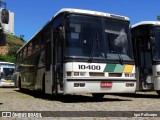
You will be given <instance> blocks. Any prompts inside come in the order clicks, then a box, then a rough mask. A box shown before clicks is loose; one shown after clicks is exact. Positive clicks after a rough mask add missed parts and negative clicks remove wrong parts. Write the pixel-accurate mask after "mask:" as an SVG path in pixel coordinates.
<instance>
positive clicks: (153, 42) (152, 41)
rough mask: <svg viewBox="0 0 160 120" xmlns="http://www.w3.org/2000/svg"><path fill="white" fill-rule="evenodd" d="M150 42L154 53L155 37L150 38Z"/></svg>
mask: <svg viewBox="0 0 160 120" xmlns="http://www.w3.org/2000/svg"><path fill="white" fill-rule="evenodd" d="M150 41H151V46H152V50H153V51H155V49H156V40H155V37H151V38H150Z"/></svg>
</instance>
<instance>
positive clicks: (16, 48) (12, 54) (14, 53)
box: [8, 46, 20, 56]
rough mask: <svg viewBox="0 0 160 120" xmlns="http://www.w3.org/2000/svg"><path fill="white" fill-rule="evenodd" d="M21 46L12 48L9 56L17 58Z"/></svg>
mask: <svg viewBox="0 0 160 120" xmlns="http://www.w3.org/2000/svg"><path fill="white" fill-rule="evenodd" d="M19 48H20V47H19V46H11V47H10V48H9V51H8V55H9V56H15V55H16V52H17V51H18V50H19Z"/></svg>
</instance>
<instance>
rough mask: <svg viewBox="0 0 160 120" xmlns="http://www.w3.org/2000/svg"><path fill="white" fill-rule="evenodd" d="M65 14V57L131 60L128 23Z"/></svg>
mask: <svg viewBox="0 0 160 120" xmlns="http://www.w3.org/2000/svg"><path fill="white" fill-rule="evenodd" d="M67 17H68V18H67V29H66V53H65V55H66V56H69V57H81V58H82V57H83V58H85V57H86V58H90V57H91V56H92V57H93V59H109V60H119V59H120V58H121V59H123V60H126V61H130V60H132V59H133V55H132V49H131V41H130V36H129V22H125V21H122V20H115V19H110V18H102V17H94V16H85V15H75V14H70V15H68V16H67Z"/></svg>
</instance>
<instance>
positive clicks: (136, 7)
mask: <svg viewBox="0 0 160 120" xmlns="http://www.w3.org/2000/svg"><path fill="white" fill-rule="evenodd" d="M1 1H3V2H6V3H7V9H8V10H10V11H12V12H14V15H15V27H14V33H15V35H16V36H18V37H19V36H20V35H24V39H25V40H26V41H29V40H30V38H31V37H32V36H33V35H35V33H37V32H38V31H39V30H40V29H41V28H42V27H43V26H44V25H45V24H46V23H47V21H49V20H50V18H51V17H52V16H54V15H55V14H56V13H57V12H58V11H59V10H60V9H62V8H76V9H86V10H94V11H99V12H105V13H111V14H117V15H122V16H127V17H129V19H130V22H131V25H133V24H135V23H137V22H140V21H146V20H147V21H156V20H157V15H160V0H1Z"/></svg>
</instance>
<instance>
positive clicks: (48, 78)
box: [44, 31, 53, 94]
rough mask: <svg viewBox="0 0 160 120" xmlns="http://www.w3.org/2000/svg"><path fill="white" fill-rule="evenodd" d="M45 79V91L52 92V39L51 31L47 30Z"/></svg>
mask: <svg viewBox="0 0 160 120" xmlns="http://www.w3.org/2000/svg"><path fill="white" fill-rule="evenodd" d="M45 40H46V41H45V42H46V43H45V45H46V46H45V80H44V86H45V88H44V90H45V93H48V94H52V84H53V83H52V53H53V51H52V44H51V43H52V41H51V31H47V32H46V34H45Z"/></svg>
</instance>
